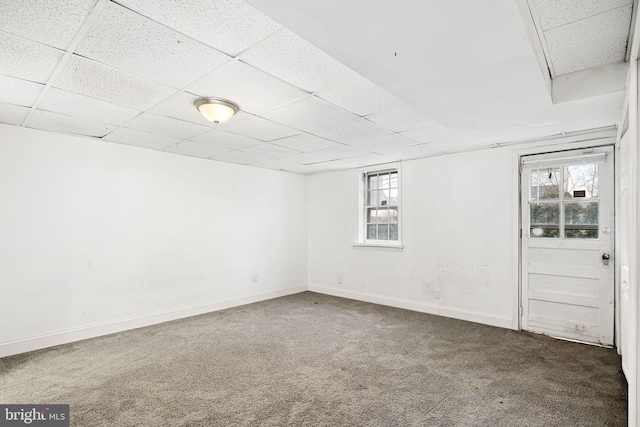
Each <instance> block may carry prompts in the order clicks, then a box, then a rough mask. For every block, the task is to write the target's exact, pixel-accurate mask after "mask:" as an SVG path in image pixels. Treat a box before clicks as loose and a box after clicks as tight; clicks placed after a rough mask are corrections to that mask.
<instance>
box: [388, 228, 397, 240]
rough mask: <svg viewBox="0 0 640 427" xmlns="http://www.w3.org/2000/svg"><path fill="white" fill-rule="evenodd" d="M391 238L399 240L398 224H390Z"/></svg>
mask: <svg viewBox="0 0 640 427" xmlns="http://www.w3.org/2000/svg"><path fill="white" fill-rule="evenodd" d="M389 240H398V224H389Z"/></svg>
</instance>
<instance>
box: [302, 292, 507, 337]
mask: <svg viewBox="0 0 640 427" xmlns="http://www.w3.org/2000/svg"><path fill="white" fill-rule="evenodd" d="M309 291H311V292H317V293H319V294H325V295H332V296H336V297H341V298H348V299H352V300H356V301H364V302H369V303H372V304H379V305H386V306H389V307H395V308H402V309H405V310H411V311H418V312H420V313H428V314H435V315H438V316H444V317H451V318H454V319H460V320H466V321H468V322H475V323H482V324H484V325H490V326H497V327H499V328H507V329H510V328H511V325H512V319H511V318H509V317H500V316H493V315H490V314H484V313H477V312H473V311H468V310H460V309H456V308H447V307H439V306H436V305H431V304H424V303H420V302H415V301H410V300H405V299H400V298H392V297H386V296H380V295H373V294H369V293H366V292H353V291H345V290H342V289H336V288H329V287H324V286H316V285H309Z"/></svg>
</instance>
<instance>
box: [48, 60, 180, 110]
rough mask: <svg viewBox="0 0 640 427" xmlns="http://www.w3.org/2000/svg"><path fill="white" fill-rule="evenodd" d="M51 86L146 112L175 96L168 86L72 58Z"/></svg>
mask: <svg viewBox="0 0 640 427" xmlns="http://www.w3.org/2000/svg"><path fill="white" fill-rule="evenodd" d="M53 86H54V87H58V88H60V89H65V90H68V91H70V92H76V93H79V94H82V95H87V96H90V97H92V98H99V99H102V100H105V101H109V102H114V103H116V104H120V105H125V106H127V107H131V108H134V109H137V110H146V109H147V108H150V107H151V106H153V105H155V104H157V103H158V102H160V101H162V100H163V99H166V98H168V97H169V96H170V95H171V94H173V93H175V89H172V88H170V87H168V86H164V85H161V84H160V83H155V82H152V81H149V80H146V79H144V78H142V77H138V76H135V75H133V74H130V73H125V72H124V71H120V70H116V69H115V68H112V67H108V66H106V65H103V64H99V63H97V62H94V61H90V60H88V59H85V58H81V57H79V56H75V55H72V56H71V57H70V58H69V60H68V61H67V63H66V65H65V67H64V69H63V70H62V72H61V73H60V74H59V75H58V77H57V78H56V79H55V81H54V82H53Z"/></svg>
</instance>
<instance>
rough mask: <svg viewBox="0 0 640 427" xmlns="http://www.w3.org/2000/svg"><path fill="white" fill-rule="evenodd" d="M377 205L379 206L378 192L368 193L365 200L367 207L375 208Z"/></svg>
mask: <svg viewBox="0 0 640 427" xmlns="http://www.w3.org/2000/svg"><path fill="white" fill-rule="evenodd" d="M378 204H380V202H379V198H378V191H377V190H373V191H369V192H368V198H367V205H368V206H377V205H378Z"/></svg>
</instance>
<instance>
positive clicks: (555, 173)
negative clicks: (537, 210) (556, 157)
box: [531, 168, 560, 200]
mask: <svg viewBox="0 0 640 427" xmlns="http://www.w3.org/2000/svg"><path fill="white" fill-rule="evenodd" d="M559 194H560V168H540V169H534V170H532V171H531V200H538V198H539V199H540V200H542V199H557V198H558V196H559Z"/></svg>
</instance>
